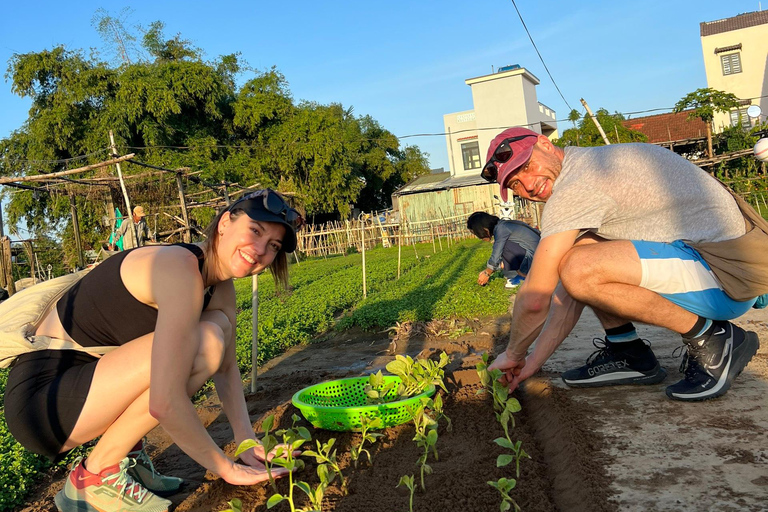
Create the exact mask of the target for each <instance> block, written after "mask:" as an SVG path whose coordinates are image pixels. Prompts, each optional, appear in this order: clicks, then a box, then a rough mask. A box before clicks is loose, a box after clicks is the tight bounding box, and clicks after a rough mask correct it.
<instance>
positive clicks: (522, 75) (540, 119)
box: [443, 65, 558, 177]
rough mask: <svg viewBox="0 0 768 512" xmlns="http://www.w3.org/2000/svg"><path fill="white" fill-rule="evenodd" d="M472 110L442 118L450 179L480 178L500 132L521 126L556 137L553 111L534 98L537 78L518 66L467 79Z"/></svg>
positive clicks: (506, 67)
mask: <svg viewBox="0 0 768 512" xmlns="http://www.w3.org/2000/svg"><path fill="white" fill-rule="evenodd" d="M465 83H466V84H467V85H469V86H470V87H471V89H472V103H473V105H474V107H475V108H474V109H472V110H466V111H464V112H454V113H452V114H446V115H444V116H443V123H444V125H445V132H446V134H447V135H446V144H447V146H448V162H449V167H450V173H451V176H457V177H458V176H468V175H473V174H474V175H479V174H480V169H481V168H482V167H483V164H485V154H486V152H487V151H488V146H489V145H490V143H491V140H492V139H493V138H494V137H495V136H496V135H497V134H498V133H499V132H500V131H502V130H504V129H506V128H511V127H513V126H523V127H526V128H530V129H531V130H533V131H536V132H539V133H542V134H544V135H546V136H547V137H549V138H557V137H558V134H557V122H556V117H555V111H554V110H552V109H551V108H549V107H547V106H546V105H544V104H543V103H539V101H538V99H537V97H536V86H537V85H539V79H538V78H536V77H535V76H534V75H533V74H532V73H531V72H530V71H528V70H526V69H525V68H522V67H520V66H518V65H513V66H505V67H502V68H499V70H498V72H496V73H491V74H490V75H485V76H479V77H476V78H468V79H467V80H465Z"/></svg>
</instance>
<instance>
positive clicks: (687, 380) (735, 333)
mask: <svg viewBox="0 0 768 512" xmlns="http://www.w3.org/2000/svg"><path fill="white" fill-rule="evenodd" d="M759 347H760V341H759V340H758V338H757V334H755V333H754V332H751V331H745V330H744V329H742V328H741V327H739V326H737V325H733V324H732V323H730V322H718V323H717V325H716V326H715V329H714V330H713V333H712V334H711V335H710V336H708V337H704V338H702V339H700V340H695V341H692V342H691V343H686V345H685V348H687V351H686V353H685V355H684V356H683V362H682V364H681V365H680V371H681V372H683V374H684V378H683V380H681V381H680V382H678V383H676V384H672V385H671V386H669V387H667V396H668V397H669V398H672V399H674V400H687V401H698V400H708V399H710V398H716V397H718V396H722V395H724V394H725V393H726V391H728V389H729V388H730V387H731V383H732V382H733V379H735V378H736V377H737V376H738V375H739V374H740V373H741V371H742V370H743V369H744V367H745V366H747V364H748V363H749V361H750V360H751V359H752V356H754V355H755V353H757V349H758V348H759Z"/></svg>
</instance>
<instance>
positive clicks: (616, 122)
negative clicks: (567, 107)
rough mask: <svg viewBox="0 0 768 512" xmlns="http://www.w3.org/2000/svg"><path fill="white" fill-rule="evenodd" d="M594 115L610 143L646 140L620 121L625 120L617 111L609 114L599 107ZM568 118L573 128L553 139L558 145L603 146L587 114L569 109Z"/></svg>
mask: <svg viewBox="0 0 768 512" xmlns="http://www.w3.org/2000/svg"><path fill="white" fill-rule="evenodd" d="M595 117H597V120H598V121H599V122H600V125H601V126H602V127H603V131H605V134H606V136H607V137H608V140H609V141H610V142H611V144H616V143H619V142H647V141H648V137H646V136H645V135H644V134H642V133H640V132H638V131H635V130H631V129H629V128H626V127H625V126H624V125H623V124H622V121H624V120H625V118H624V116H623V115H622V114H619V113H618V112H617V113H615V114H611V113H610V112H608V111H607V110H606V109H604V108H601V109H598V111H597V112H595ZM568 120H569V121H571V122H572V123H573V125H574V127H573V128H569V129H567V130H565V131H564V132H563V134H562V136H561V137H560V138H559V139H557V140H556V141H555V144H556V145H558V146H560V147H565V146H604V145H605V142H604V141H603V138H602V137H601V136H600V132H599V131H598V130H597V126H595V123H594V121H592V118H590V117H589V116H586V115H585V116H583V117H581V116H580V115H579V112H578V110H575V109H574V110H571V112H570V113H569V114H568Z"/></svg>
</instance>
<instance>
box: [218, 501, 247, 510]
mask: <svg viewBox="0 0 768 512" xmlns="http://www.w3.org/2000/svg"><path fill="white" fill-rule="evenodd" d="M227 505H229V508H225V509H224V510H222V511H221V512H243V502H242V500H240V499H238V498H232V501H228V502H227Z"/></svg>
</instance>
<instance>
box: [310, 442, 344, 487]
mask: <svg viewBox="0 0 768 512" xmlns="http://www.w3.org/2000/svg"><path fill="white" fill-rule="evenodd" d="M315 442H316V443H317V450H305V451H304V453H302V455H306V456H307V457H314V458H315V461H316V462H317V463H318V464H327V465H328V467H330V468H331V469H332V470H333V472H334V473H335V474H336V475H339V480H340V481H341V490H342V492H343V493H344V495H346V494H347V482H346V481H345V480H344V475H343V474H342V473H341V468H340V467H339V463H338V461H337V460H336V450H335V449H333V444H334V443H335V442H336V438H334V437H332V438H330V439H329V440H328V441H327V442H326V443H323V444H322V445H321V444H320V441H315ZM332 449H333V451H331V450H332ZM318 476H320V474H319V473H318ZM321 480H322V479H321Z"/></svg>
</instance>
